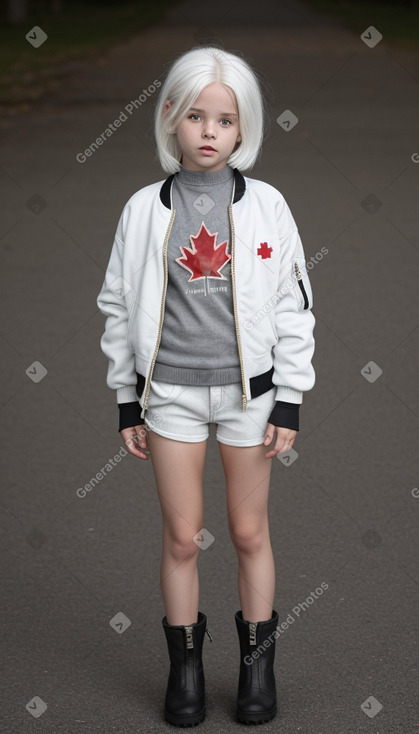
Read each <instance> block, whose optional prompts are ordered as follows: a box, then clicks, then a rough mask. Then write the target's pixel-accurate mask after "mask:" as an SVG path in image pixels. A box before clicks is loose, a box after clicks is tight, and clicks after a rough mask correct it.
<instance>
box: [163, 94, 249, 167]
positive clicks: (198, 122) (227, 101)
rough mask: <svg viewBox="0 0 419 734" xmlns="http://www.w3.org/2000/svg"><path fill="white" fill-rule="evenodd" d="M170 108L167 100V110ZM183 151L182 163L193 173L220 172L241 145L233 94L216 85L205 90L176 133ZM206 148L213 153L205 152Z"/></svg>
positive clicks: (182, 120)
mask: <svg viewBox="0 0 419 734" xmlns="http://www.w3.org/2000/svg"><path fill="white" fill-rule="evenodd" d="M170 107H171V103H170V102H169V100H166V104H165V107H164V111H165V112H166V111H168V110H169V109H170ZM176 135H177V140H178V143H179V145H180V148H181V150H182V154H183V155H182V160H181V164H182V166H184V168H188V169H189V170H191V171H218V170H219V169H221V168H224V166H225V165H226V162H227V159H228V158H229V157H230V155H231V154H232V152H233V150H234V149H235V148H236V144H238V143H240V142H241V135H240V127H239V116H238V109H237V103H236V98H235V94H234V92H233V91H232V90H231V89H230V88H229V87H225V86H224V85H223V84H220V83H218V82H213V83H212V84H208V85H207V86H206V87H204V89H203V90H202V92H201V94H200V95H199V97H197V99H196V100H195V102H194V103H193V105H192V107H190V109H189V110H188V111H187V112H186V114H185V115H184V116H183V117H182V119H181V121H180V123H179V124H178V126H177V130H176ZM204 146H207V148H208V147H210V148H212V149H213V150H212V151H209V150H203V147H204Z"/></svg>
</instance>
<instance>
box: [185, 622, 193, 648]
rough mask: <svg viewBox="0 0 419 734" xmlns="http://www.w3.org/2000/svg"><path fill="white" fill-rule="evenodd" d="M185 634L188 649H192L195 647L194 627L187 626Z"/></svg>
mask: <svg viewBox="0 0 419 734" xmlns="http://www.w3.org/2000/svg"><path fill="white" fill-rule="evenodd" d="M185 632H186V648H187V649H189V648H192V647H193V646H194V645H193V634H192V625H191V624H188V625H185Z"/></svg>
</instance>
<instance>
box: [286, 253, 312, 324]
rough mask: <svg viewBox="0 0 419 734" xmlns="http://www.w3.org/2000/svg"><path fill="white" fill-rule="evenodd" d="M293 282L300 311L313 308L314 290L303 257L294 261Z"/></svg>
mask: <svg viewBox="0 0 419 734" xmlns="http://www.w3.org/2000/svg"><path fill="white" fill-rule="evenodd" d="M291 277H292V282H293V287H294V294H295V298H296V301H297V304H298V310H299V311H307V310H308V309H310V308H313V292H312V289H311V284H310V280H309V277H308V273H307V268H306V263H305V260H304V259H303V258H302V257H297V258H294V260H293V261H292V274H291Z"/></svg>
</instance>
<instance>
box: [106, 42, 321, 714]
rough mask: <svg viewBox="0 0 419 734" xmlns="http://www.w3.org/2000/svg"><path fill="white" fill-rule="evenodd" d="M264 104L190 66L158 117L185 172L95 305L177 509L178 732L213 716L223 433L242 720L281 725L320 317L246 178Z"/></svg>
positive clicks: (124, 401) (142, 225)
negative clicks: (208, 599)
mask: <svg viewBox="0 0 419 734" xmlns="http://www.w3.org/2000/svg"><path fill="white" fill-rule="evenodd" d="M264 105H265V102H264V99H263V96H262V93H261V88H260V83H259V79H258V76H257V74H256V72H255V71H254V70H252V68H251V67H250V65H249V64H248V63H247V62H246V61H245V60H244V59H243V58H242V57H240V56H239V55H238V54H235V53H228V52H226V51H224V50H221V49H220V48H213V47H195V48H193V49H191V50H190V51H188V52H186V53H184V54H182V55H180V56H179V57H178V58H177V59H176V60H175V61H174V63H173V64H172V66H171V68H170V69H169V71H168V74H167V77H166V79H165V82H164V84H163V86H162V88H161V92H160V95H159V99H158V102H157V105H156V109H155V136H156V141H157V153H158V157H159V160H160V163H161V166H162V168H163V170H164V171H165V172H166V173H168V174H169V176H168V177H167V178H166V179H165V180H161V181H159V182H158V183H154V184H151V185H148V186H145V187H144V188H142V189H140V190H139V191H137V192H136V193H135V194H134V195H133V196H132V197H131V198H130V199H129V201H128V202H127V204H126V205H125V207H124V209H123V211H122V214H121V217H120V220H119V223H118V227H117V231H116V236H115V241H114V244H113V248H112V252H111V255H110V260H109V264H108V268H107V271H106V276H105V280H104V283H103V287H102V289H101V292H100V294H99V296H98V299H97V303H98V306H99V309H100V310H101V312H102V313H103V314H105V315H106V316H107V320H106V325H105V332H104V334H103V336H102V339H101V347H102V350H103V352H104V354H105V355H106V356H107V357H108V359H109V368H108V376H107V384H108V386H109V387H110V388H112V389H113V390H115V391H116V398H117V403H118V406H119V431H120V433H121V436H122V437H123V440H124V441H125V443H126V444H127V446H128V448H129V451H130V453H132V454H133V455H134V456H137V457H138V458H140V459H145V460H146V459H148V458H149V456H148V453H149V455H150V456H151V461H152V466H153V472H154V476H155V481H156V485H157V491H158V496H159V502H160V506H161V512H162V540H163V542H162V559H161V574H160V583H161V590H162V596H163V603H164V608H165V612H166V615H165V616H164V617H163V619H162V625H163V629H164V632H165V635H166V640H167V646H168V652H169V658H170V673H169V680H168V684H167V691H166V698H165V717H166V720H167V721H168V722H170V723H171V724H174V725H178V726H188V725H194V724H198V723H200V722H201V721H203V720H204V718H205V678H204V671H203V665H202V647H203V639H204V634H205V632H207V634H208V636H209V638H210V639H211V637H210V635H209V631H208V628H207V617H206V615H205V614H204V613H203V612H201V611H199V610H198V606H199V601H198V600H199V581H198V568H197V560H198V554H199V549H200V547H201V545H203V544H205V543H206V542H208V541H209V538H210V535H209V534H208V531H206V530H205V529H204V528H203V527H202V526H203V503H202V478H203V469H204V460H205V452H206V445H207V438H208V435H209V432H208V426H209V424H210V423H216V424H217V441H218V442H219V450H220V454H221V461H222V465H223V470H224V474H225V481H226V493H227V511H228V526H229V532H230V536H231V539H232V542H233V544H234V547H235V550H236V553H237V557H238V589H239V596H240V604H241V609H240V610H239V611H238V612H236V614H235V622H236V627H237V632H238V638H239V646H240V670H239V680H238V693H237V716H238V720H239V721H240V722H242V723H250V722H254V723H262V722H265V721H269V720H270V719H272V718H273V717H274V716H275V714H276V712H277V698H276V686H275V677H274V670H273V663H274V654H275V641H276V637H277V636H278V634H279V633H278V631H277V630H276V626H277V623H278V613H277V612H276V611H275V609H274V608H273V603H274V592H275V567H274V559H273V554H272V548H271V543H270V537H269V524H268V514H267V508H268V493H269V482H270V473H271V465H272V458H273V457H274V456H277V454H279V453H283V452H286V451H289V450H290V449H291V447H292V446H293V444H294V441H295V437H296V433H297V431H298V430H299V425H298V415H299V405H300V403H301V402H302V397H303V392H305V391H307V390H310V389H311V388H312V387H313V385H314V381H315V375H314V369H313V367H312V364H311V359H312V355H313V351H314V339H313V328H314V324H315V319H314V316H313V314H312V311H311V308H312V305H313V300H312V290H311V286H310V282H309V278H308V275H307V271H306V268H305V256H304V250H303V246H302V243H301V240H300V237H299V233H298V230H297V226H296V224H295V221H294V219H293V217H292V214H291V211H290V209H289V207H288V205H287V203H286V201H285V199H284V197H283V196H282V194H281V193H280V192H279V191H277V190H276V189H275V188H274V187H273V186H270V185H269V184H267V183H264V182H262V181H259V180H257V179H252V178H248V177H245V176H244V175H243V174H242V170H246V169H249V168H252V166H253V165H254V163H255V162H256V160H257V158H258V155H259V152H260V149H261V144H262V140H263V136H264V123H265V117H266V113H265V107H264ZM272 442H273V446H271V444H272ZM268 446H271V448H270V450H267V449H268Z"/></svg>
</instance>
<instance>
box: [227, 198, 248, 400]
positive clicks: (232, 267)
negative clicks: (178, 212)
mask: <svg viewBox="0 0 419 734" xmlns="http://www.w3.org/2000/svg"><path fill="white" fill-rule="evenodd" d="M228 215H229V218H230V227H231V281H232V284H233V312H234V323H235V325H236V335H237V347H238V350H239V358H240V371H241V377H242V413H244V412H245V411H246V410H247V397H246V382H245V379H244V369H243V355H242V348H241V339H240V331H239V324H238V321H237V306H236V271H235V237H234V234H235V233H234V222H233V206H232V204H229V205H228Z"/></svg>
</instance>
